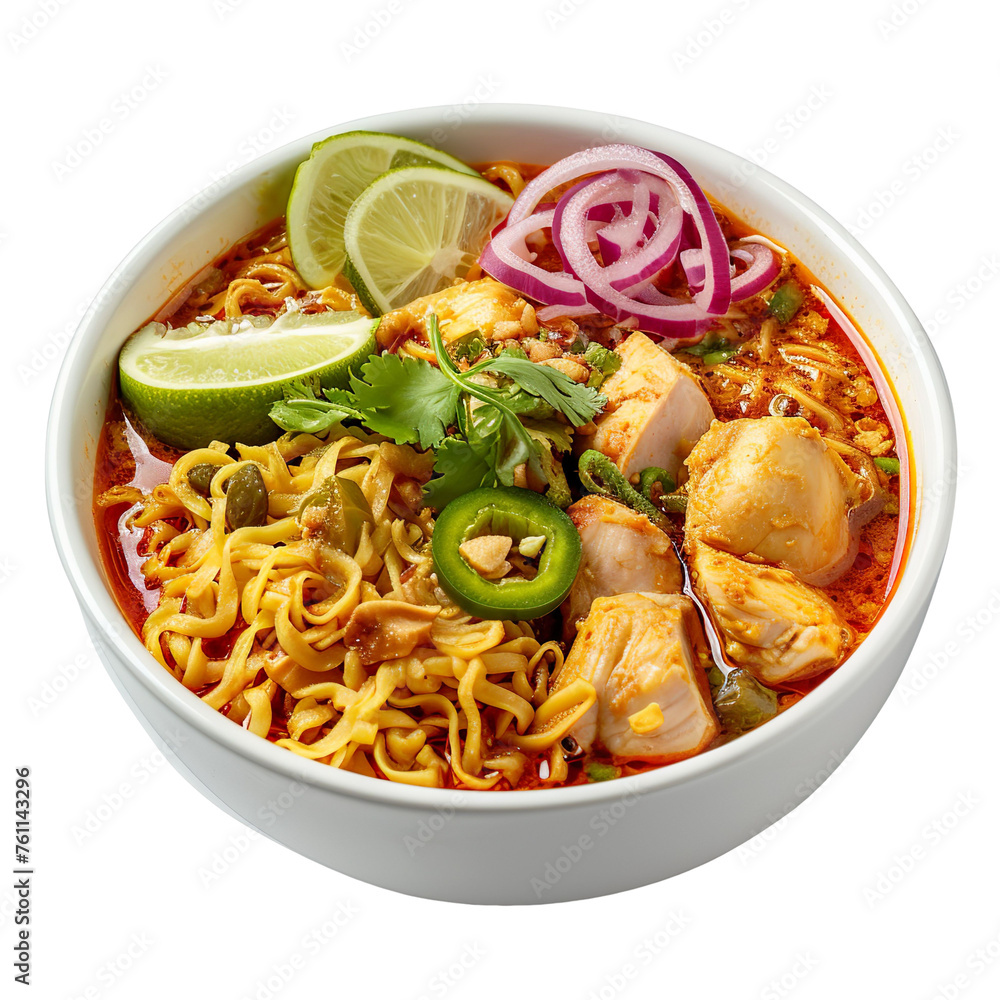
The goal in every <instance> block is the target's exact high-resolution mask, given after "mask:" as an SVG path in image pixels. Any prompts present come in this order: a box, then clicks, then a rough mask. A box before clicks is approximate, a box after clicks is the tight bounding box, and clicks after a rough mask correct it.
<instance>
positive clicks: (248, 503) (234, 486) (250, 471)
mask: <svg viewBox="0 0 1000 1000" xmlns="http://www.w3.org/2000/svg"><path fill="white" fill-rule="evenodd" d="M225 491H226V520H227V521H228V522H229V527H230V528H232V529H233V531H237V530H238V529H239V528H259V527H261V526H262V525H265V524H267V487H266V486H265V485H264V477H263V476H262V475H261V474H260V469H259V468H258V467H257V466H256V465H252V464H251V463H249V462H248V463H247V464H246V465H241V466H240V467H239V468H238V469H237V470H236V471H235V472H234V473H233V474H232V475H231V476H230V477H229V478H228V479H227V480H226V484H225Z"/></svg>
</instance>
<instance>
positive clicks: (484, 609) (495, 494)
mask: <svg viewBox="0 0 1000 1000" xmlns="http://www.w3.org/2000/svg"><path fill="white" fill-rule="evenodd" d="M490 534H494V535H497V534H499V535H508V536H509V537H510V538H511V539H512V540H513V542H514V544H515V545H516V544H518V543H519V542H520V541H521V540H522V539H527V540H528V546H527V552H531V553H537V558H538V572H537V574H536V575H535V576H534V577H533V578H532V579H530V580H529V579H527V578H526V577H523V576H516V575H513V574H509V575H508V576H506V577H503V578H501V579H499V580H487V579H485V578H484V577H482V576H480V575H479V573H477V572H476V570H475V569H473V567H472V566H470V565H469V563H468V562H466V560H465V558H464V556H463V555H462V554H461V552H459V547H460V546H461V545H462V544H463V543H465V542H467V541H469V540H470V539H472V538H476V537H477V536H479V535H490ZM539 536H541V537H542V538H544V541H543V542H542V543H539V541H538V538H539ZM525 554H527V553H525ZM431 555H432V557H433V559H434V568H435V570H436V572H437V577H438V582H439V583H440V584H441V587H442V588H443V589H444V591H445V592H446V593H447V594H448V595H449V596H451V598H452V599H453V600H454V601H455V602H456V603H457V604H458V605H459V607H461V608H462V610H463V611H466V612H468V613H469V614H470V615H476V616H477V617H479V618H487V619H493V618H499V619H505V620H511V621H527V620H530V619H532V618H540V617H541V616H542V615H545V614H548V613H549V612H550V611H554V610H555V609H556V608H557V607H558V606H559V605H560V604H561V603H562V601H563V598H564V597H565V596H566V595H567V594H568V593H569V589H570V587H572V586H573V581H574V580H575V579H576V571H577V570H578V569H579V567H580V555H581V544H580V535H579V533H578V532H577V530H576V527H575V526H574V524H573V522H572V521H571V520H570V519H569V515H567V514H566V513H565V512H564V511H562V510H560V509H559V508H558V507H556V506H554V505H553V504H551V503H550V502H549V501H548V500H546V499H545V498H544V497H542V496H540V495H539V494H538V493H535V492H534V491H532V490H525V489H521V488H520V487H517V486H498V487H483V488H481V489H478V490H472V491H471V492H470V493H466V494H464V495H463V496H460V497H456V499H454V500H452V501H451V503H449V504H448V505H447V506H446V507H445V508H444V510H443V511H441V513H440V514H439V515H438V517H437V520H436V522H435V524H434V534H433V536H432V538H431Z"/></svg>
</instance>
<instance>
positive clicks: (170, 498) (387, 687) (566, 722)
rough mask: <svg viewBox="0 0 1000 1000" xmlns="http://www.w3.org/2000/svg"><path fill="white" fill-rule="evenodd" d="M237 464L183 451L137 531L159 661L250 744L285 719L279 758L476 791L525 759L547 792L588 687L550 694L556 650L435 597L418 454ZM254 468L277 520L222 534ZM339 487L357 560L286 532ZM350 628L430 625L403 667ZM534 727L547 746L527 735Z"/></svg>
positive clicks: (423, 466)
mask: <svg viewBox="0 0 1000 1000" xmlns="http://www.w3.org/2000/svg"><path fill="white" fill-rule="evenodd" d="M237 451H238V454H239V459H238V460H235V459H233V458H232V457H230V455H229V454H227V447H226V446H225V445H224V444H213V445H212V446H210V447H208V448H201V449H197V450H195V451H191V452H188V453H187V454H185V455H184V456H182V457H181V458H180V459H178V460H177V462H176V463H175V464H174V466H173V469H172V471H171V474H170V479H169V482H167V483H166V484H164V485H161V486H157V487H155V488H154V489H153V491H152V493H151V494H150V495H149V496H148V497H147V498H145V499H144V500H143V502H142V504H141V507H140V509H138V511H137V513H136V514H135V516H134V518H133V522H132V523H133V525H134V527H136V528H141V529H147V530H148V543H147V547H148V550H149V551H150V552H151V555H150V557H149V559H148V561H147V562H146V563H145V565H144V566H143V574H144V576H145V578H146V580H147V583H148V584H150V585H156V586H158V587H159V588H160V599H159V604H158V606H157V608H156V609H155V610H154V611H153V612H152V614H150V616H149V618H148V619H147V621H146V623H145V626H144V628H143V639H144V641H145V643H146V646H147V648H148V649H149V651H150V652H151V653H152V654H153V656H155V657H156V658H157V660H159V662H160V663H161V664H163V666H165V667H166V668H167V669H169V670H170V671H171V672H172V673H173V674H174V675H175V676H176V677H177V679H178V680H180V681H181V683H183V684H184V685H185V686H186V687H188V688H189V689H191V690H192V691H197V692H199V693H200V694H201V697H202V699H203V700H204V701H205V703H206V704H208V705H210V706H211V707H212V708H215V709H217V710H224V711H226V714H227V715H228V716H229V718H231V719H233V720H234V721H236V722H239V723H241V724H242V725H244V727H245V728H247V729H249V730H250V731H251V732H253V733H255V734H257V735H258V736H264V737H267V736H268V735H269V734H272V727H273V726H274V724H275V717H274V706H275V704H278V705H280V706H281V707H282V709H283V714H284V716H285V719H284V720H283V724H284V726H285V728H286V729H287V733H288V735H287V736H286V737H282V738H279V739H277V740H276V742H277V743H278V745H279V746H283V747H286V748H288V749H289V750H291V751H293V752H294V753H297V754H299V755H301V756H303V757H309V758H311V759H314V760H318V761H320V762H322V763H325V764H329V765H331V766H333V767H341V768H346V769H348V770H352V771H357V772H359V773H363V774H368V775H372V774H375V773H376V772H377V773H379V774H381V775H384V776H385V777H386V778H389V779H390V780H393V781H400V782H405V783H408V784H417V785H427V786H436V787H443V786H447V785H461V786H464V787H467V788H479V789H485V788H491V787H493V786H494V785H495V784H496V783H497V782H499V781H500V780H501V779H502V778H506V779H507V781H508V783H509V784H510V785H511V787H513V786H515V785H516V784H517V782H518V780H519V778H520V775H521V773H522V771H523V769H524V766H525V763H526V760H527V758H526V756H525V753H523V752H522V751H529V752H539V751H542V752H544V751H547V752H548V764H549V767H548V775H547V776H545V775H543V778H544V777H547V780H549V781H552V782H553V783H557V782H560V781H563V780H565V777H566V773H567V767H566V762H565V760H564V757H563V752H562V748H561V746H560V740H561V739H562V738H563V737H564V736H565V735H566V733H567V732H568V730H569V729H570V728H571V727H572V725H573V724H574V722H575V721H576V720H577V719H578V718H579V717H580V716H581V715H582V714H583V713H584V712H586V711H587V709H588V708H589V707H590V706H591V705H592V704H593V702H594V700H595V694H594V689H593V687H592V686H591V685H590V684H588V683H586V682H580V683H578V684H575V685H573V686H572V687H571V688H568V689H566V690H564V691H561V692H559V693H558V694H557V695H554V696H552V697H550V696H549V694H548V683H549V680H550V678H551V676H552V675H553V673H554V672H555V671H556V670H558V669H559V667H560V666H561V665H562V661H563V656H562V652H561V650H560V648H559V645H558V644H557V643H555V642H546V643H540V642H539V641H538V640H537V639H536V638H535V636H534V634H533V633H532V630H531V628H530V627H529V626H528V625H527V624H526V623H513V622H501V621H478V620H474V619H471V618H470V617H469V616H467V615H465V614H464V613H463V612H462V611H461V609H460V608H458V607H457V606H456V605H454V604H452V603H451V602H450V601H449V599H448V598H447V596H446V595H445V594H443V592H441V591H439V590H438V589H437V588H436V586H435V581H434V580H433V578H432V569H433V567H432V563H431V558H430V554H429V552H428V551H427V546H426V543H427V541H428V539H429V537H430V534H431V532H432V531H433V519H432V518H431V516H430V514H429V512H426V511H424V512H419V511H418V510H417V507H418V505H419V495H420V486H419V483H420V479H421V478H422V477H425V476H426V475H427V474H428V473H429V464H428V459H427V457H426V456H425V455H422V454H421V453H419V452H417V451H415V450H414V449H413V448H410V447H408V446H400V445H396V444H394V443H392V442H391V441H388V440H386V439H384V438H382V437H380V436H378V435H374V434H367V433H365V432H364V431H361V430H357V429H351V430H349V431H347V430H344V431H342V432H340V433H339V434H338V435H336V436H331V438H330V439H329V440H323V439H320V438H318V437H314V436H312V435H306V434H298V435H294V436H292V435H285V436H284V437H282V438H281V439H279V440H278V441H276V442H274V443H273V444H269V445H266V446H262V447H246V446H243V445H238V446H237ZM247 463H253V464H255V465H256V466H257V467H258V469H259V470H260V472H261V475H262V477H263V480H264V483H265V485H266V487H267V490H268V514H269V520H270V523H268V524H267V525H265V526H262V527H244V528H237V529H236V530H228V528H227V520H226V503H227V496H226V493H225V492H224V487H225V483H226V481H227V480H228V479H229V478H230V477H231V476H232V475H234V474H235V473H236V472H237V470H238V469H239V468H240V466H241V465H245V464H247ZM200 464H210V465H214V466H216V467H217V471H216V472H215V474H214V476H213V477H212V481H211V491H210V495H209V496H208V497H207V498H206V497H203V496H201V495H200V494H199V493H197V492H195V490H194V489H192V487H191V486H190V485H189V483H188V479H187V474H188V472H189V471H190V470H191V469H192V468H193V467H194V466H196V465H200ZM331 476H339V477H343V478H344V479H348V480H351V481H353V482H354V483H357V484H358V486H359V487H360V489H361V491H362V492H363V493H364V496H365V499H366V500H367V502H368V504H369V506H370V508H371V513H372V519H373V526H372V525H369V524H367V523H366V524H365V525H364V526H363V528H362V530H361V534H360V540H359V541H358V544H357V547H356V548H355V549H354V551H352V552H344V551H342V550H340V549H337V548H335V547H334V546H332V545H331V544H329V543H328V542H326V541H324V540H323V538H322V537H320V536H318V535H313V536H310V533H309V532H308V530H305V531H304V530H303V528H302V526H301V523H300V520H298V519H297V518H296V513H297V512H298V511H299V510H300V508H301V507H302V506H303V500H305V499H306V498H307V496H308V495H309V494H310V493H311V492H313V491H314V490H315V489H317V488H318V487H319V486H320V485H321V484H322V483H324V482H325V481H326V480H327V479H328V478H329V477H331ZM359 608H361V609H363V610H362V611H361V612H360V613H359V612H358V609H359ZM352 615H353V616H354V617H355V621H357V620H359V619H364V620H365V621H367V622H370V623H373V624H374V623H377V626H376V627H377V629H378V632H379V634H381V635H388V636H394V635H399V634H402V633H406V632H407V631H408V630H410V629H412V628H413V623H414V619H416V620H417V621H418V622H426V624H427V627H426V628H423V629H419V631H420V634H421V638H420V640H419V643H418V645H416V646H415V647H414V648H413V649H412V651H411V652H410V653H408V654H407V655H405V656H399V657H394V658H387V659H382V660H378V661H376V662H368V663H365V662H362V661H363V656H362V652H361V651H360V650H359V649H358V648H356V647H352V645H350V644H349V643H350V639H351V636H350V634H349V632H350V629H349V623H350V622H351V620H352ZM227 637H228V638H230V639H232V640H233V641H232V648H231V650H230V651H229V653H228V655H226V656H221V657H220V656H218V655H214V651H213V648H212V647H213V640H224V639H226V638H227ZM556 716H558V717H559V719H558V724H557V725H555V726H552V727H551V728H549V725H548V724H549V723H550V722H551V721H552V720H553V719H554V718H555V717H556ZM533 724H534V725H535V726H536V727H541V726H542V725H543V724H545V731H544V732H543V733H538V734H533V733H531V732H530V729H531V727H532V725H533ZM272 738H273V734H272ZM543 770H544V768H543Z"/></svg>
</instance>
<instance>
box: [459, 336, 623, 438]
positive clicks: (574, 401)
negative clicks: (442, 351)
mask: <svg viewBox="0 0 1000 1000" xmlns="http://www.w3.org/2000/svg"><path fill="white" fill-rule="evenodd" d="M484 369H485V370H487V371H491V372H494V373H496V374H500V375H507V376H509V377H510V378H511V379H513V380H514V382H516V383H517V385H518V386H520V388H521V389H523V390H524V391H525V392H527V393H530V394H531V395H532V396H538V397H539V398H541V399H544V400H545V402H546V403H548V404H549V405H550V406H554V407H555V408H556V409H557V410H558V411H559V412H560V413H561V414H563V416H564V417H566V419H567V420H569V422H570V423H571V424H573V426H574V427H579V426H581V425H582V424H585V423H588V422H589V421H590V420H593V419H594V417H595V416H597V414H598V413H600V412H601V410H602V409H603V408H604V404H605V403H606V402H607V400H606V399H605V398H604V396H602V395H601V394H600V393H599V392H597V390H596V389H591V388H589V387H588V386H585V385H580V384H579V383H577V382H574V381H573V380H572V379H571V378H570V377H569V376H568V375H565V374H563V373H562V372H561V371H558V370H557V369H555V368H551V367H549V366H548V365H540V364H535V363H534V362H533V361H528V360H527V358H519V357H517V356H516V355H514V354H513V353H511V352H508V351H504V352H503V353H502V354H501V355H500V357H498V358H490V359H488V360H487V361H483V362H480V364H478V365H476V366H475V367H474V368H473V369H470V370H471V371H481V370H484Z"/></svg>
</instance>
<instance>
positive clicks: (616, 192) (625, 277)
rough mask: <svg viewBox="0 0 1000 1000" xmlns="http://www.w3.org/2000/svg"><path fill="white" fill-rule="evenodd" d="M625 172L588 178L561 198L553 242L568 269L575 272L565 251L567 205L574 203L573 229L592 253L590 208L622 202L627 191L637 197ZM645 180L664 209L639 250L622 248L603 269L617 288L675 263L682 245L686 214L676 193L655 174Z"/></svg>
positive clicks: (630, 284) (553, 229) (555, 217)
mask: <svg viewBox="0 0 1000 1000" xmlns="http://www.w3.org/2000/svg"><path fill="white" fill-rule="evenodd" d="M629 173H631V172H629ZM625 175H626V172H625V171H611V172H609V173H607V174H601V175H598V176H597V177H592V178H589V179H588V180H585V181H581V182H580V183H579V184H576V185H574V186H573V187H572V188H570V189H569V190H568V191H567V192H566V193H565V194H564V195H563V197H562V198H560V199H559V202H558V204H557V205H556V210H555V214H554V216H553V218H552V241H553V243H554V244H555V246H556V249H557V250H558V251H559V256H560V257H561V258H562V261H563V266H564V267H565V268H566V270H567V271H571V272H573V271H574V268H573V265H572V263H571V262H570V259H569V258H568V256H567V254H566V253H565V252H564V241H565V239H566V233H567V218H566V212H567V208H568V206H569V205H574V206H575V207H574V209H573V211H574V213H575V214H576V216H577V218H575V219H574V220H573V223H572V227H573V231H574V232H577V233H582V235H583V239H584V242H585V243H586V244H588V245H587V247H586V251H587V253H589V252H590V248H589V230H590V225H591V223H590V219H591V215H592V211H591V210H592V209H594V208H602V207H603V206H605V205H608V204H612V203H618V204H621V203H622V201H623V200H624V196H625V195H626V194H633V195H634V196H635V197H638V195H637V194H635V193H634V187H635V185H633V184H632V183H630V182H629V180H628V179H627V177H626V176H625ZM642 183H645V184H646V185H647V186H648V187H649V188H650V189H651V190H652V191H655V192H656V194H657V196H658V208H660V209H663V210H665V212H664V215H662V216H661V217H659V218H658V225H657V227H656V229H655V230H654V231H653V233H652V235H651V236H650V237H649V239H648V240H647V241H646V242H645V244H644V245H643V246H641V247H638V248H636V249H627V248H622V253H621V254H619V256H618V258H617V259H616V260H615V262H614V263H612V264H608V265H607V266H606V267H603V268H602V273H603V274H604V276H605V278H606V279H607V280H608V281H609V282H611V283H612V284H613V286H614V287H615V288H616V289H618V290H621V289H624V288H629V287H631V286H633V285H636V284H638V283H639V282H641V281H644V280H645V279H646V278H649V277H652V276H653V275H654V274H656V273H658V272H659V271H661V270H662V269H663V268H664V267H666V266H667V265H668V264H670V263H672V262H673V260H674V259H675V257H676V255H677V249H678V247H679V245H680V234H681V225H682V222H683V216H684V213H683V212H682V211H681V209H680V207H679V206H678V205H677V204H676V202H675V201H674V197H673V192H672V191H671V190H670V188H669V186H668V185H667V184H666V183H665V182H663V181H662V180H659V179H657V178H655V177H649V178H647V179H646V180H644V181H643V182H642ZM644 228H645V226H644ZM640 235H641V234H640ZM581 252H582V251H581ZM591 256H592V255H591Z"/></svg>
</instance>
